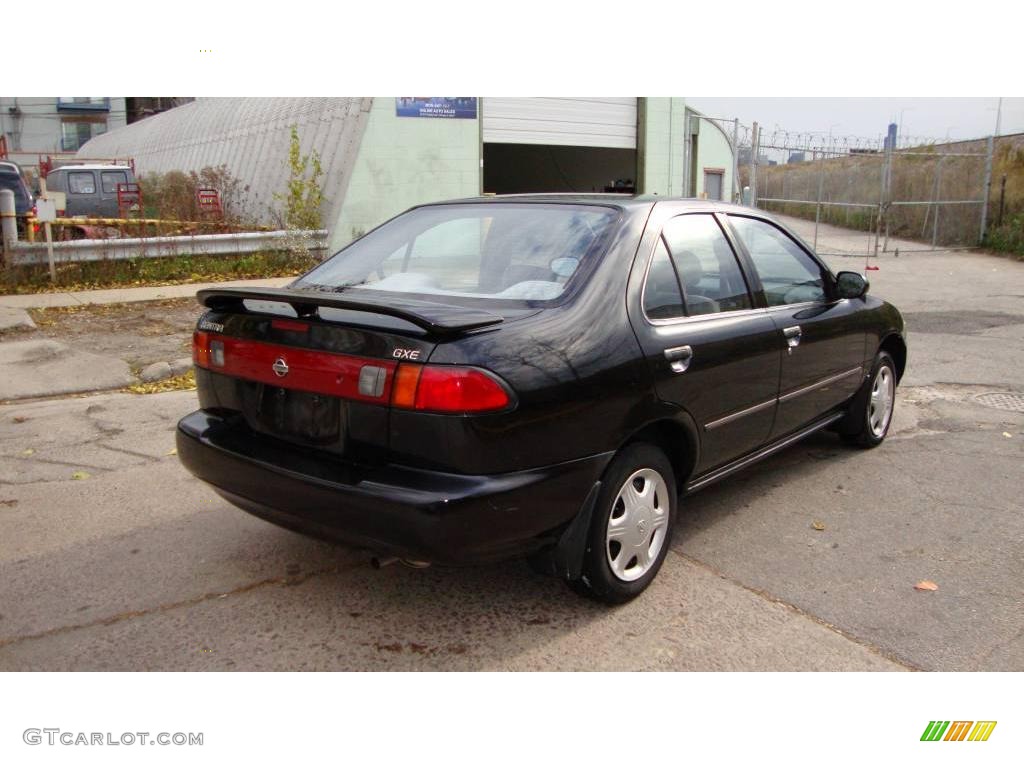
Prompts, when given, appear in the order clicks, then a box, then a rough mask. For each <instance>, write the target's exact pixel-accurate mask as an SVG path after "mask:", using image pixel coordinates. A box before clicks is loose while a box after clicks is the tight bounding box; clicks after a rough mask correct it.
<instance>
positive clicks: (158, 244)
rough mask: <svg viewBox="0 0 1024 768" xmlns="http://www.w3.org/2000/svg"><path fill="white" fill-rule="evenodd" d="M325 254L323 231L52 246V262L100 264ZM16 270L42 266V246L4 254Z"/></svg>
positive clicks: (124, 239) (24, 245)
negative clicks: (176, 258) (270, 253)
mask: <svg viewBox="0 0 1024 768" xmlns="http://www.w3.org/2000/svg"><path fill="white" fill-rule="evenodd" d="M302 249H304V250H308V251H313V252H317V251H325V250H326V249H327V230H325V229H317V230H276V231H273V232H237V233H232V234H225V235H181V236H166V237H121V238H111V239H101V240H71V241H67V242H59V243H54V244H53V258H54V261H55V262H61V263H68V262H81V261H103V260H105V259H115V260H117V259H152V258H161V257H164V256H231V255H236V254H243V253H257V252H259V251H291V250H302ZM8 263H9V264H12V265H16V266H22V265H29V264H46V263H47V248H46V245H45V244H43V243H21V242H19V243H17V244H15V245H14V246H13V248H11V249H10V251H9V253H8Z"/></svg>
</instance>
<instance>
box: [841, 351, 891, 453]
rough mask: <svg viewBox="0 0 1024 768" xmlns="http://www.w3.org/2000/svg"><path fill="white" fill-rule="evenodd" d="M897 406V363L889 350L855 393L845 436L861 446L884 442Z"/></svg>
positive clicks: (881, 353) (845, 426)
mask: <svg viewBox="0 0 1024 768" xmlns="http://www.w3.org/2000/svg"><path fill="white" fill-rule="evenodd" d="M895 405H896V363H895V362H894V361H893V359H892V356H891V355H890V354H889V353H888V352H883V351H880V352H879V353H878V354H877V355H876V356H875V362H874V365H872V366H871V373H870V375H869V376H868V377H867V379H866V380H865V381H864V384H863V386H861V388H860V391H858V392H857V394H856V395H855V396H854V398H853V401H852V402H851V405H850V411H849V413H848V414H847V418H846V419H845V420H844V422H843V426H844V430H843V431H842V432H841V434H842V436H843V439H844V440H846V441H847V442H848V443H850V444H852V445H856V446H857V447H859V448H874V447H875V446H877V445H881V443H882V441H883V440H885V436H886V435H887V434H889V427H890V426H892V414H893V409H894V407H895Z"/></svg>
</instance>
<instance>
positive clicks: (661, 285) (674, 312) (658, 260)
mask: <svg viewBox="0 0 1024 768" xmlns="http://www.w3.org/2000/svg"><path fill="white" fill-rule="evenodd" d="M644 312H645V313H646V315H647V317H649V318H650V319H651V320H667V319H670V318H673V317H683V316H684V315H685V314H686V312H685V310H684V309H683V295H682V294H681V293H680V292H679V281H678V280H677V279H676V270H675V267H673V266H672V259H671V258H670V257H669V255H668V249H667V248H666V247H665V241H664V240H662V239H661V238H660V237H659V238H658V245H657V247H655V249H654V258H653V259H652V260H651V268H650V269H649V270H648V271H647V282H646V283H645V284H644Z"/></svg>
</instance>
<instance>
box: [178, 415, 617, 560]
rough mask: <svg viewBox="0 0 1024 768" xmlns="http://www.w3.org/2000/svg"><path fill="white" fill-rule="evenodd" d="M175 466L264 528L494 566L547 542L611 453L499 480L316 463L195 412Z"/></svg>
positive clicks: (182, 428) (183, 430) (182, 425)
mask: <svg viewBox="0 0 1024 768" xmlns="http://www.w3.org/2000/svg"><path fill="white" fill-rule="evenodd" d="M177 444H178V457H179V458H180V460H181V462H182V464H184V465H185V467H186V469H188V470H189V471H190V472H191V473H192V474H193V475H195V476H196V477H198V478H199V479H201V480H204V481H205V482H207V483H209V484H210V485H212V486H213V487H214V489H215V490H216V491H217V492H218V493H219V494H220V495H221V496H223V497H224V498H226V499H227V500H228V501H230V502H231V503H232V504H235V505H236V506H238V507H240V508H242V509H244V510H246V511H247V512H250V513H252V514H254V515H256V516H258V517H261V518H263V519H265V520H268V521H270V522H272V523H276V524H278V525H281V526H284V527H285V528H290V529H292V530H296V531H300V532H302V533H306V534H309V535H312V536H316V537H318V538H325V539H330V540H334V541H339V542H343V543H346V544H351V545H355V546H360V547H365V548H367V549H370V550H372V551H374V552H375V553H378V554H382V555H396V556H400V557H409V558H415V559H420V560H429V561H431V562H436V563H447V564H453V565H456V564H470V563H481V562H490V561H494V560H501V559H505V558H509V557H515V556H517V555H522V554H526V553H529V552H532V551H536V550H538V549H540V548H542V547H543V546H545V545H547V544H551V543H554V541H555V540H556V538H557V533H558V532H559V530H560V528H561V527H562V526H564V525H565V524H566V523H568V522H569V521H570V520H572V518H573V517H574V516H575V515H576V513H577V512H578V511H579V510H580V507H581V506H582V504H583V502H584V500H585V498H586V496H587V493H588V492H589V491H590V489H591V487H592V486H593V485H594V483H596V482H597V481H598V480H599V479H600V477H601V474H602V472H603V471H604V468H605V467H606V466H607V463H608V461H609V460H610V459H611V456H612V454H611V453H607V454H599V455H597V456H591V457H588V458H585V459H579V460H576V461H570V462H565V463H562V464H555V465H552V466H547V467H540V468H535V469H530V470H525V471H521V472H510V473H506V474H499V475H455V474H450V473H445V472H430V471H425V470H420V469H413V468H410V467H403V466H397V465H384V466H374V467H370V466H363V465H358V464H353V463H348V462H344V461H340V460H336V459H324V458H321V457H318V456H315V455H312V454H308V453H303V452H300V450H299V449H296V448H294V447H292V446H289V445H287V444H285V443H280V442H278V441H275V440H271V439H267V438H263V437H259V436H256V435H253V434H252V433H249V432H247V431H246V430H244V428H240V427H239V426H238V425H237V423H236V422H234V421H231V420H226V419H224V418H222V417H221V416H218V415H216V414H214V413H210V412H207V411H196V412H195V413H192V414H189V415H188V416H186V417H185V418H184V419H182V420H181V421H180V422H179V423H178V430H177Z"/></svg>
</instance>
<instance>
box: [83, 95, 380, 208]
mask: <svg viewBox="0 0 1024 768" xmlns="http://www.w3.org/2000/svg"><path fill="white" fill-rule="evenodd" d="M371 103H372V99H360V98H219V97H217V98H200V99H196V100H195V101H193V102H190V103H188V104H183V105H182V106H180V107H175V108H174V109H170V110H168V111H166V112H161V113H160V114H158V115H153V116H152V117H147V118H146V119H144V120H140V121H139V122H137V123H132V124H131V125H129V126H126V127H124V128H121V129H120V130H117V131H111V132H110V133H107V134H105V135H103V136H99V137H97V138H95V139H93V140H92V141H90V142H89V143H88V144H87V145H86V146H84V147H82V149H81V150H80V151H79V155H80V156H82V157H120V158H133V159H134V160H135V170H136V174H137V175H140V176H144V175H145V174H147V173H166V172H168V171H183V172H186V173H187V172H189V171H196V172H199V171H201V170H202V169H203V168H207V167H212V168H215V167H218V166H221V165H224V166H227V168H228V170H229V172H230V173H231V174H232V175H233V176H234V177H236V178H238V179H240V180H241V181H242V182H243V183H244V184H245V185H247V186H248V191H247V193H246V198H247V200H246V206H245V207H246V212H247V213H248V214H249V215H251V216H252V217H254V218H256V219H258V220H260V221H263V222H267V223H272V222H274V221H275V217H276V216H275V214H276V213H277V212H279V211H280V209H281V204H280V203H279V202H278V201H277V200H275V198H274V195H281V194H284V193H285V192H286V187H287V183H288V178H289V176H290V174H291V169H290V166H289V163H288V151H289V148H290V145H291V126H293V125H295V126H296V127H297V129H298V134H299V144H300V147H301V152H302V153H303V154H310V153H311V152H313V151H315V152H316V153H317V154H318V155H319V156H320V163H321V166H322V169H323V178H322V184H321V186H322V189H323V194H324V199H325V201H324V206H323V211H322V214H323V220H324V222H328V223H333V222H334V221H335V220H336V219H337V217H338V211H339V210H340V206H341V203H342V201H343V199H344V196H345V189H346V186H347V184H348V181H349V176H350V175H351V169H352V165H353V164H354V162H355V157H356V155H357V153H358V149H359V142H360V141H361V140H362V134H363V129H364V128H365V125H366V120H367V116H368V114H369V110H370V105H371Z"/></svg>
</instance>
